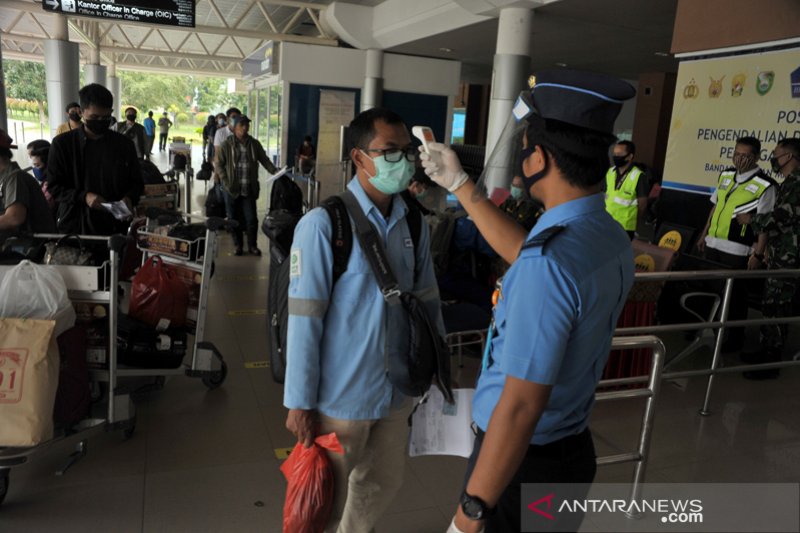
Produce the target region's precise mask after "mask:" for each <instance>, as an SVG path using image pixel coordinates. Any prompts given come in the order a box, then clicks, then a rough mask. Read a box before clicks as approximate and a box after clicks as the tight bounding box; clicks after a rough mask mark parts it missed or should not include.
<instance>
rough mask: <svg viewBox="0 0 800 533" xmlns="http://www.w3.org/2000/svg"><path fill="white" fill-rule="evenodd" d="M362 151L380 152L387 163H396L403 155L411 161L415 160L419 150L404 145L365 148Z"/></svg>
mask: <svg viewBox="0 0 800 533" xmlns="http://www.w3.org/2000/svg"><path fill="white" fill-rule="evenodd" d="M364 152H380V153H381V155H382V156H383V157H384V158H385V159H386V162H387V163H397V162H398V161H400V160H401V159H403V156H405V158H406V159H408V160H409V161H411V162H414V161H416V160H417V155H418V154H419V152H418V151H417V149H416V147H414V146H411V145H409V146H406V147H405V148H366V149H364Z"/></svg>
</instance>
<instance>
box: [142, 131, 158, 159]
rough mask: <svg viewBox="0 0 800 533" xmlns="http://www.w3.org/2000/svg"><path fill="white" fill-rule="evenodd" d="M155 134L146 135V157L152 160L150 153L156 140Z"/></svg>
mask: <svg viewBox="0 0 800 533" xmlns="http://www.w3.org/2000/svg"><path fill="white" fill-rule="evenodd" d="M155 140H156V136H155V135H145V137H144V158H145V159H147V160H148V161H150V154H152V153H153V142H155Z"/></svg>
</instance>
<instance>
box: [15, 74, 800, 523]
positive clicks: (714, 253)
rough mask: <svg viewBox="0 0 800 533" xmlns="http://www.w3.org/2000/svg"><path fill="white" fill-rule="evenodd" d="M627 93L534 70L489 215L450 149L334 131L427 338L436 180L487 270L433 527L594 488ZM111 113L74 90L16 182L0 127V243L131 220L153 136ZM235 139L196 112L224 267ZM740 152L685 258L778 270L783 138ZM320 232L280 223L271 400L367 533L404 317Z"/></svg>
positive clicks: (516, 512)
mask: <svg viewBox="0 0 800 533" xmlns="http://www.w3.org/2000/svg"><path fill="white" fill-rule="evenodd" d="M634 93H635V92H634V90H633V88H632V87H631V86H630V85H629V84H627V83H625V82H623V81H621V80H617V79H614V78H610V77H607V76H602V75H597V74H589V73H579V72H575V71H568V70H559V71H551V72H542V73H539V75H538V76H537V84H536V85H535V86H534V88H533V89H531V90H530V91H529V92H526V93H524V94H523V95H522V96H521V100H520V102H521V103H519V104H518V106H516V107H515V113H517V114H519V113H521V112H523V111H524V113H523V114H524V117H523V118H522V119H520V117H519V116H516V117H515V118H514V120H515V121H518V122H520V123H521V124H522V125H524V128H523V129H522V130H520V131H521V136H520V137H518V138H515V140H514V141H513V142H514V144H513V146H502V147H499V148H500V149H502V150H509V148H510V151H511V152H512V153H515V154H516V157H515V167H514V172H513V175H511V176H508V182H507V183H506V188H507V197H506V198H505V199H504V201H503V202H502V203H501V205H500V206H497V205H495V204H494V203H492V202H491V201H490V200H489V199H487V198H486V197H485V196H481V195H480V194H476V191H478V187H479V185H480V184H476V183H474V182H473V181H472V180H471V179H470V178H469V176H468V175H467V174H466V173H465V172H464V170H463V168H462V166H461V163H460V161H459V159H458V157H457V155H456V154H455V152H454V151H453V150H452V149H451V148H449V147H447V146H445V145H443V144H439V143H430V144H429V145H428V147H427V149H426V150H423V151H422V154H421V155H420V154H419V153H418V152H417V150H416V149H415V147H414V146H413V144H412V142H411V137H410V135H409V132H408V129H407V127H406V126H405V124H404V123H403V119H402V117H400V116H399V115H397V114H396V113H394V112H392V111H391V110H388V109H384V108H375V109H371V110H368V111H365V112H362V113H360V114H359V115H358V116H357V117H355V119H354V120H353V121H352V122H351V123H350V125H349V129H348V135H349V136H350V141H351V145H352V149H351V151H350V158H351V160H352V162H353V164H354V167H355V177H354V179H353V180H352V181H351V182H350V184H349V185H348V187H347V192H346V193H345V194H344V198H345V203H347V204H348V209H355V210H358V211H359V212H360V215H362V216H363V217H364V218H365V219H366V220H367V221H368V222H369V225H371V227H372V229H373V232H375V233H376V234H377V235H378V236H379V240H380V241H381V243H382V244H383V248H384V249H383V253H384V255H385V257H386V259H387V261H388V265H384V266H388V268H389V269H390V270H391V271H392V272H393V274H394V276H395V278H396V282H397V284H396V285H397V286H396V289H397V290H398V291H401V292H405V293H410V294H413V295H414V297H415V298H416V299H417V301H419V302H420V305H421V306H422V307H424V310H425V312H426V313H427V316H428V317H429V318H430V323H431V324H432V327H433V328H434V329H435V330H436V332H438V333H439V334H440V335H444V333H445V329H444V320H443V318H442V298H441V296H440V293H439V283H437V276H436V270H435V266H434V254H432V251H431V242H432V241H433V235H432V230H431V229H430V228H429V227H428V225H427V224H422V226H421V228H420V233H419V235H418V236H414V237H416V238H410V236H411V235H412V234H411V231H412V229H411V224H410V223H409V217H410V216H411V213H412V212H413V211H419V212H420V213H422V214H424V215H428V216H431V215H435V213H434V212H433V211H431V210H430V209H429V208H428V207H426V206H424V205H423V204H422V203H421V200H423V199H424V198H425V196H426V194H428V192H429V191H430V190H431V189H433V188H436V187H442V188H444V189H446V190H447V191H448V192H449V193H451V194H453V195H454V196H455V197H456V198H457V199H458V201H459V202H460V205H461V206H462V207H463V208H464V210H465V211H466V214H467V215H468V222H469V224H471V225H472V226H471V227H472V228H473V229H474V231H475V232H476V233H479V234H480V238H481V239H482V240H483V241H482V242H484V243H485V244H486V246H487V247H490V248H491V250H492V253H494V254H496V256H497V257H499V258H500V259H502V260H503V261H504V262H505V268H504V269H503V273H502V274H504V275H501V276H499V279H497V280H496V281H497V284H496V285H497V287H498V290H497V292H496V300H495V302H494V307H493V310H492V313H493V320H492V325H491V327H490V337H489V340H488V347H487V351H486V353H485V354H484V359H483V362H482V370H481V374H480V378H479V381H478V384H477V388H476V393H475V400H474V403H473V411H472V412H473V420H474V423H475V427H476V429H475V431H476V440H475V445H474V449H473V452H472V455H471V457H470V459H469V463H468V465H467V472H466V475H465V479H464V483H463V490H462V493H461V496H460V498H459V501H457V502H453V504H454V512H453V518H452V521H451V524H450V529H449V530H448V531H449V532H452V533H461V532H475V531H487V532H493V531H499V532H504V531H518V530H519V529H520V527H521V524H520V519H521V518H520V508H521V503H522V502H521V499H520V498H521V486H522V485H523V484H525V483H556V482H559V483H564V482H569V483H575V484H585V485H586V484H590V483H591V482H592V481H593V479H594V476H595V471H596V461H595V453H594V444H593V440H592V436H591V433H590V431H589V429H588V419H589V415H590V413H591V407H592V399H593V397H594V393H595V389H596V386H597V383H598V381H599V379H600V372H601V371H602V368H603V366H604V364H605V360H606V358H607V356H608V353H609V350H610V345H611V338H612V336H613V334H614V326H615V324H616V323H617V319H618V317H619V316H620V313H621V311H622V307H623V306H624V304H625V301H626V298H627V295H628V292H629V290H630V288H631V286H632V284H633V275H634V273H633V268H634V267H633V255H632V252H631V245H630V241H631V239H633V238H635V237H636V233H637V231H638V230H639V229H641V227H642V226H643V224H644V220H645V217H646V209H647V201H648V196H649V188H650V181H651V179H650V177H649V171H648V169H646V168H644V167H642V166H640V165H637V164H636V163H635V162H634V158H635V149H636V148H635V145H634V144H633V143H632V142H630V141H621V142H616V138H615V137H614V135H613V134H612V132H613V125H614V120H615V118H616V116H617V114H618V113H619V110H620V108H621V105H622V104H621V102H623V101H624V100H627V99H630V98H632V97H633V95H634ZM564 102H568V103H569V105H564ZM113 104H114V102H113V98H112V95H111V93H110V92H109V91H108V90H107V89H106V88H104V87H102V86H100V85H97V84H90V85H87V86H85V87H83V88H82V89H81V90H80V92H79V103H78V104H74V103H73V104H70V105H69V106H68V107H67V109H66V111H67V114H68V121H67V122H66V123H65V124H64V125H62V126H63V128H61V129H62V130H63V132H62V133H61V134H59V135H57V136H56V137H55V138H54V139H53V141H52V144H49V143H46V142H45V141H35V142H33V143H31V144H30V145H28V150H29V155H30V158H31V163H32V167H31V169H30V170H31V173H30V174H29V173H28V172H26V171H24V170H22V169H20V168H19V166H18V165H17V164H16V163H15V162H14V161H13V153H12V151H11V150H12V149H16V148H17V146H16V145H14V143H13V140H12V139H11V138H10V137H9V136H8V134H7V133H6V132H4V131H2V130H0V239H4V238H5V237H7V236H10V235H13V234H18V233H20V232H27V233H55V232H58V233H63V234H88V235H111V234H114V233H125V232H126V231H127V228H128V221H121V220H118V219H117V218H115V217H114V216H113V215H112V214H111V213H110V212H109V210H108V209H106V207H104V205H103V204H106V203H108V202H123V203H125V204H126V206H127V207H128V208H129V209H130V210H131V211H133V209H134V207H135V206H136V204H137V203H138V201H139V198H140V196H141V195H142V192H143V183H142V176H141V171H140V160H141V159H145V158H147V157H148V156H149V154H150V150H151V148H152V142H153V138H154V128H155V125H154V124H148V127H143V126H141V125H139V124H138V123H137V122H136V119H137V111H136V109H135V108H132V107H129V108H127V109H126V110H125V121H124V122H120V123H119V124H117V125H116V126H115V127H111V124H112V121H111V116H112V110H113V107H114V105H113ZM149 120H150V121H151V122H153V121H152V112H151V113H150V117H149ZM159 126H160V128H161V132H162V136H165V135H166V131H168V129H169V127H171V126H172V124H171V122H169V119H168V118H166V114H165V116H164V118H162V119H161V120H160V121H159ZM249 127H250V119H249V118H248V117H247V116H245V115H243V114H242V112H241V111H240V110H239V109H236V108H231V109H229V110H228V111H227V113H226V114H225V115H224V116H221V115H217V116H216V117H209V123H208V124H207V127H206V128H205V129H204V134H203V136H204V148H203V153H204V157H207V158H208V159H211V160H213V161H214V174H215V178H214V179H215V180H217V181H218V182H219V183H221V185H222V189H223V191H224V193H225V198H226V207H227V209H226V211H227V216H228V217H229V218H232V219H236V220H238V221H239V223H240V224H239V227H238V228H237V229H236V230H234V232H233V238H234V244H235V255H237V256H239V255H243V253H244V244H245V242H244V239H245V236H246V238H247V246H248V252H249V253H250V254H253V255H257V256H258V255H261V251H260V250H259V248H258V246H257V218H256V200H257V198H258V197H259V194H260V184H259V181H258V170H259V166H263V167H264V168H265V169H266V170H267V171H268V172H270V173H272V174H274V173H276V172H277V169H276V168H275V166H274V165H273V163H272V161H271V160H270V159H269V157H268V156H267V154H266V152H265V150H264V148H263V146H262V145H261V143H260V142H259V141H258V140H257V139H255V138H253V137H251V136H250V135H249ZM306 141H307V143H309V145H310V138H307V139H306ZM164 143H165V139H163V140H162V149H163V145H164ZM609 148H611V150H612V153H613V157H612V162H613V164H612V165H611V166H610V168H609V165H608V163H609V161H608V151H609ZM311 151H312V152H313V147H312V150H311ZM760 151H761V147H760V143H759V142H758V140H757V139H753V138H751V137H743V138H740V139H738V140H737V143H736V147H735V150H734V154H733V158H732V162H733V168H731V169H729V170H726V171H724V172H723V173H722V174H721V175H720V177H719V180H718V184H717V188H716V191H715V193H714V194H713V195H712V197H711V203H712V204H713V207H712V209H711V213H710V214H709V217H708V222H707V223H706V226H705V228H703V230H702V234H701V236H700V240H699V241H698V242H697V248H698V250H700V251H701V252H703V253H704V254H705V256H706V257H707V258H708V259H710V260H713V261H715V262H719V263H721V264H723V265H726V266H728V267H730V268H736V269H745V268H747V269H756V268H763V267H764V265H766V267H767V268H768V269H769V270H775V269H786V268H798V266H800V265H799V264H798V262H800V245H799V244H798V242H799V238H798V237H799V236H800V140H798V139H784V140H782V141H780V142H779V143H778V144H777V147H776V148H775V150H774V152H773V154H772V158H771V160H770V161H771V165H772V171H773V175H781V176H783V177H784V180H783V183H782V184H781V185H778V184H777V183H776V181H775V180H774V179H773V178H772V177H770V176H768V175H767V174H766V173H764V172H763V171H762V170H761V169H760V168H759V167H758V163H757V161H758V157H759V155H760ZM306 152H309V150H306ZM418 159H419V160H421V167H419V166H416V163H417V162H418ZM307 164H308V163H304V165H307ZM301 166H302V165H301ZM421 169H422V170H421ZM348 202H349V203H348ZM351 213H352V211H351ZM461 218H464V220H465V221H466V220H467V217H461ZM354 219H355V217H354ZM332 224H333V222H332V220H331V218H330V216H329V215H328V213H327V212H326V211H325V210H324V209H315V210H312V211H310V212H309V213H308V214H306V216H305V217H303V218H302V220H301V221H300V223H299V225H298V226H297V228H296V230H295V234H294V241H293V243H292V247H291V265H292V270H291V274H290V278H289V287H288V313H289V319H288V340H287V349H286V362H287V368H286V386H285V389H284V399H283V403H284V405H285V407H286V408H287V409H288V415H287V419H286V427H287V428H288V429H289V431H291V432H292V433H293V434H294V436H295V437H296V438H297V440H298V442H301V443H303V444H304V445H306V446H310V445H311V443H312V442H313V440H314V438H315V437H316V436H317V435H319V434H321V433H330V432H335V433H336V434H337V436H338V438H339V440H340V442H341V443H342V445H343V448H344V453H342V454H329V457H330V460H331V463H332V465H333V472H334V484H335V491H334V494H335V496H334V504H333V514H332V516H331V519H330V524H329V529H330V530H337V528H338V530H339V531H369V530H371V529H372V527H373V526H374V525H375V523H376V522H377V521H378V519H379V518H380V517H381V516H382V515H383V514H384V513H385V512H386V511H387V510H388V509H389V508H390V505H391V502H392V501H393V499H394V498H395V496H396V494H397V492H398V491H399V489H400V487H401V485H402V482H403V478H402V476H403V471H404V463H405V453H406V443H407V433H408V419H409V415H410V413H411V408H412V406H411V397H410V396H409V395H408V394H406V393H404V392H403V390H402V388H401V387H400V386H399V385H398V383H397V382H396V381H393V378H392V375H393V369H396V368H397V367H398V366H402V365H406V364H407V363H406V361H405V359H404V358H405V357H406V355H407V353H408V350H409V343H410V340H409V337H410V335H409V332H408V331H407V328H404V327H402V326H398V327H389V328H387V327H386V324H403V323H404V321H403V320H402V315H401V314H400V313H404V312H405V310H404V308H403V307H402V306H399V305H388V304H387V301H389V297H388V295H387V294H386V292H384V291H382V290H381V287H380V286H379V284H378V280H377V279H376V278H375V276H374V275H373V268H374V266H371V264H370V263H371V261H372V256H371V255H370V252H369V250H365V249H363V248H362V247H361V246H362V245H361V243H360V241H359V240H356V241H354V243H353V248H352V251H351V256H350V259H349V263H348V268H347V270H346V271H344V272H343V273H342V272H337V273H336V274H337V278H336V279H334V277H333V276H332V272H331V265H332V264H333V253H334V252H333V250H332V249H331V235H332V232H333V226H332ZM361 236H363V235H360V237H361ZM506 269H507V271H506ZM334 283H335V284H336V285H335V290H334ZM742 287H743V284H738V283H737V284H735V285H734V294H733V299H732V301H731V314H730V318H731V319H741V318H746V316H747V302H746V295H744V292H743V289H742ZM796 292H797V280H796V279H794V278H774V279H772V278H771V279H768V280H767V284H766V289H765V291H764V295H763V302H762V312H763V314H764V316H765V317H785V316H790V315H791V314H793V313H792V305H793V301H794V297H795V295H796ZM743 295H744V296H743ZM543 302H545V303H546V305H543ZM587 309H591V312H590V313H589V312H586V310H587ZM399 317H400V318H399ZM354 325H356V326H357V328H358V331H359V334H358V335H353V334H352V332H353V328H354ZM786 331H787V330H786V326H764V327H762V328H761V344H762V347H763V349H762V350H759V351H758V352H756V353H753V354H743V356H742V357H743V359H744V360H745V361H746V362H749V363H763V362H775V361H779V360H781V357H782V349H783V346H784V344H785V339H786ZM743 333H744V332H743V331H738V330H731V331H730V332H729V337H728V339H727V343H726V346H725V348H726V349H727V348H728V347H731V348H732V349H741V345H742V343H743ZM778 373H779V372H778V371H777V370H769V371H759V372H750V373H745V377H748V378H753V379H764V378H772V377H776V376H777V375H778ZM581 490H583V489H581ZM586 491H588V488H586ZM585 495H586V492H585V491H584V492H580V491H578V493H577V494H575V495H573V496H575V497H580V496H585ZM581 519H582V517H581V516H580V515H574V516H571V517H567V518H563V520H566V522H562V523H560V524H559V525H560V526H563V527H565V528H570V527H572V528H577V527H578V526H579V525H580V521H581Z"/></svg>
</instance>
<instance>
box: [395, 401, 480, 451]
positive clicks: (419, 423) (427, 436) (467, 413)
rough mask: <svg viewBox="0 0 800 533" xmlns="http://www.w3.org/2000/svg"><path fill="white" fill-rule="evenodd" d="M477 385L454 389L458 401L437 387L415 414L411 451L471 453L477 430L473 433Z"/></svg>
mask: <svg viewBox="0 0 800 533" xmlns="http://www.w3.org/2000/svg"><path fill="white" fill-rule="evenodd" d="M474 395H475V389H454V390H453V396H454V397H455V400H456V403H455V405H450V404H448V403H446V402H445V401H444V396H442V393H441V392H440V391H439V389H437V388H436V387H431V389H430V391H429V392H428V400H427V401H426V402H425V403H424V404H422V405H420V406H419V408H418V409H417V411H416V412H415V413H414V416H413V418H412V426H411V435H410V436H409V445H408V453H409V455H410V456H411V457H417V456H419V455H456V456H459V457H469V456H470V454H471V453H472V444H473V442H474V441H475V434H474V433H472V427H471V424H472V397H473V396H474Z"/></svg>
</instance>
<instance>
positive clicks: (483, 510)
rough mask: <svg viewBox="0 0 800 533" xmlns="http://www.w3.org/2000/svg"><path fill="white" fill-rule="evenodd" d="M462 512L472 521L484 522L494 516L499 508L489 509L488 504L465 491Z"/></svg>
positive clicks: (462, 497)
mask: <svg viewBox="0 0 800 533" xmlns="http://www.w3.org/2000/svg"><path fill="white" fill-rule="evenodd" d="M461 510H462V511H463V512H464V516H466V517H467V518H469V519H470V520H484V519H486V517H487V516H492V515H493V514H494V513H495V511H497V508H496V507H492V508H489V506H488V505H486V502H484V501H483V500H481V499H480V498H478V497H477V496H472V495H470V494H467V491H466V490H465V491H464V492H462V493H461Z"/></svg>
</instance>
